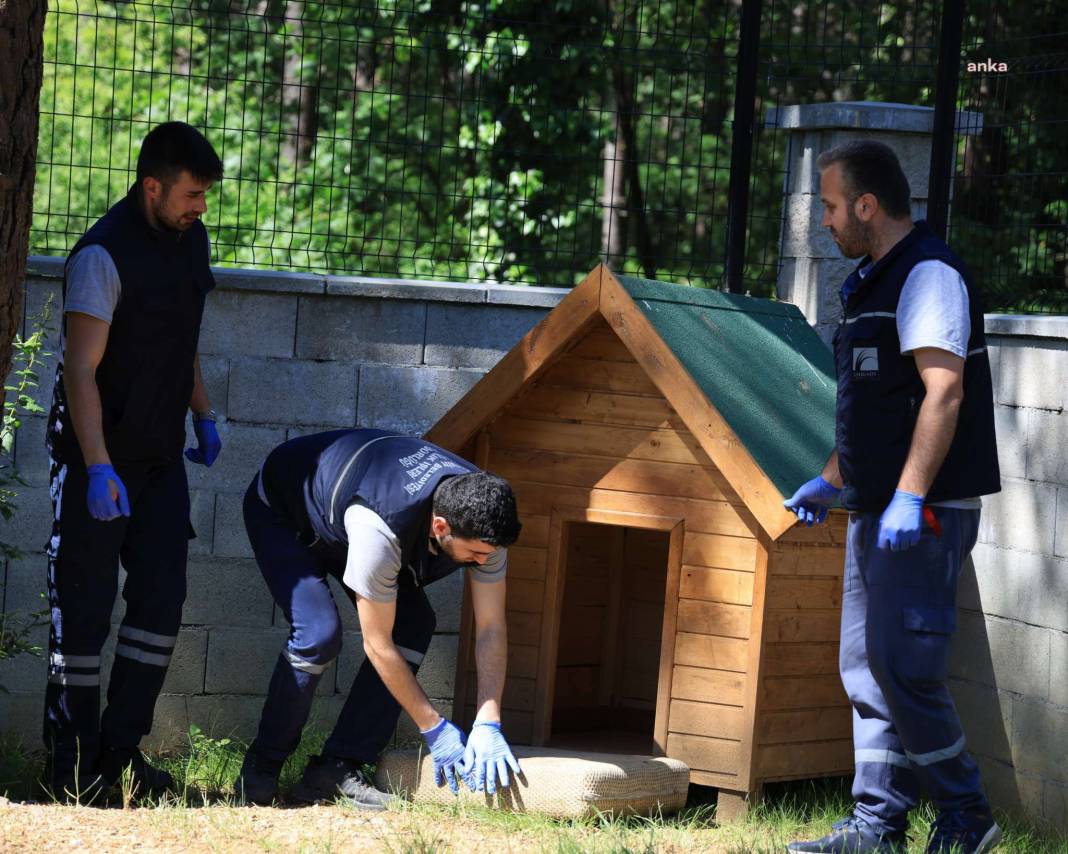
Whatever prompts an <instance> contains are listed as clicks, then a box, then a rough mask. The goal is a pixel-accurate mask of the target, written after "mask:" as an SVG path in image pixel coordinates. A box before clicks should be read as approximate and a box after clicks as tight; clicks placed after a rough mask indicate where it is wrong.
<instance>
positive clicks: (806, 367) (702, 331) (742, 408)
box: [615, 275, 835, 496]
mask: <svg viewBox="0 0 1068 854" xmlns="http://www.w3.org/2000/svg"><path fill="white" fill-rule="evenodd" d="M615 277H616V279H617V280H618V281H619V283H620V284H621V285H622V286H623V288H624V290H626V292H627V293H628V294H629V295H630V297H631V299H633V300H634V302H635V303H636V304H637V306H638V308H639V309H640V310H641V311H642V313H643V314H644V315H645V317H646V318H647V319H648V320H649V322H650V323H651V324H652V325H653V327H654V328H655V329H656V331H657V333H658V334H659V335H660V337H661V338H662V339H663V341H664V343H665V344H667V345H668V347H670V348H671V350H672V352H673V353H674V354H675V356H676V358H678V360H679V361H680V362H681V363H682V365H683V367H685V368H686V370H687V371H688V372H689V374H690V376H691V377H692V378H693V379H694V381H695V382H696V383H697V384H698V385H699V386H700V388H701V390H702V391H703V392H704V393H705V396H706V397H707V398H708V400H709V402H710V403H711V404H712V405H713V406H714V407H715V408H716V410H717V411H718V412H719V414H720V415H721V416H722V417H723V419H724V420H725V421H726V422H727V424H728V425H730V427H731V429H732V430H733V431H734V433H735V434H736V435H737V436H738V438H739V440H740V441H741V442H742V443H743V444H744V445H745V447H746V448H747V449H748V450H749V453H750V454H751V455H752V456H753V459H754V460H755V461H756V463H757V465H759V466H760V467H761V469H763V471H764V473H765V474H766V475H767V476H768V478H769V479H770V480H771V482H772V483H774V484H775V486H776V488H777V489H778V490H779V492H780V493H782V494H783V495H784V496H789V495H792V494H793V492H794V490H795V489H797V487H798V486H800V485H801V484H802V483H803V482H804V481H806V480H808V479H809V478H811V477H814V476H815V475H816V474H818V473H819V472H820V471H821V470H822V468H823V465H824V463H825V462H826V461H827V457H828V456H829V455H830V453H831V449H832V448H833V447H834V398H835V375H834V360H833V358H832V356H831V353H830V351H829V350H828V349H827V347H826V346H825V345H824V344H823V342H822V341H821V340H820V338H819V336H818V335H816V333H815V331H813V329H812V327H811V326H809V325H808V321H806V320H805V317H804V315H802V314H801V311H800V310H799V309H798V308H797V307H796V306H794V305H790V304H789V303H781V302H773V301H771V300H766V299H756V298H754V297H745V296H739V295H736V294H725V293H721V292H719V291H710V290H704V289H700V288H692V287H686V286H683V285H672V284H667V283H665V282H657V281H652V280H649V279H640V278H635V277H632V276H620V275H616V276H615Z"/></svg>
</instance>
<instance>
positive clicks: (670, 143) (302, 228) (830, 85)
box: [32, 0, 1068, 309]
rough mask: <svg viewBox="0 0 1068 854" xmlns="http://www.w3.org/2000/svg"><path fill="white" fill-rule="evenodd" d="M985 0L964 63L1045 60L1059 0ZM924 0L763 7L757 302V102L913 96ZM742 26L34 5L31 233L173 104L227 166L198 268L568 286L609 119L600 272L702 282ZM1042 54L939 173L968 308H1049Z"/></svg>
mask: <svg viewBox="0 0 1068 854" xmlns="http://www.w3.org/2000/svg"><path fill="white" fill-rule="evenodd" d="M1003 5H1004V4H999V3H995V2H994V0H976V2H975V3H971V4H969V5H968V7H967V10H966V20H965V34H966V52H967V53H968V55H971V54H973V53H975V54H977V53H978V52H981V51H982V50H984V49H986V48H987V47H988V46H990V45H995V44H996V45H1004V46H1006V47H1005V49H1006V50H1010V51H1011V52H1013V53H1012V56H1008V57H1007V58H1009V59H1011V60H1012V61H1013V62H1014V63H1024V62H1027V61H1032V60H1028V59H1027V58H1028V57H1033V56H1035V55H1042V56H1052V55H1053V54H1054V53H1056V50H1058V49H1059V48H1056V44H1055V38H1056V37H1055V36H1043V35H1042V33H1044V32H1056V31H1057V28H1056V27H1055V26H1053V24H1054V23H1056V21H1057V20H1059V19H1058V17H1057V15H1058V10H1057V4H1056V3H1054V2H1052V0H1043V1H1042V2H1039V3H1037V4H1035V7H1034V9H1033V10H1032V13H1030V14H1028V15H1018V16H1013V17H1011V18H1007V17H1006V16H1005V15H1004V13H1003V11H1002V6H1003ZM940 10H941V3H940V2H938V0H919V1H918V2H916V3H910V4H901V3H878V4H876V3H874V2H862V3H846V2H842V0H819V2H811V3H802V4H794V5H790V4H785V3H774V2H772V3H767V4H765V6H764V12H763V15H762V32H761V42H760V48H759V57H760V73H759V80H758V88H757V105H756V106H757V109H756V125H757V127H756V128H755V129H754V130H755V145H754V151H753V161H752V178H751V182H750V184H751V187H750V189H751V200H750V211H751V215H750V219H749V227H748V251H747V255H746V262H747V268H746V273H745V275H746V279H747V286H748V287H749V288H750V289H751V290H752V292H753V293H756V294H761V295H768V294H770V293H771V292H772V289H773V285H774V280H775V277H776V275H777V269H778V257H777V254H778V242H779V236H780V229H781V213H782V210H781V201H782V185H783V177H784V174H783V173H784V169H785V166H784V161H783V157H784V150H785V145H786V140H785V137H784V134H783V133H781V132H776V131H771V130H765V129H763V128H762V124H763V116H764V111H765V108H766V107H767V106H771V105H776V104H791V103H811V102H817V101H829V100H846V99H851V100H874V101H894V102H899V103H909V104H920V105H927V106H931V105H932V104H933V92H934V82H935V71H936V65H937V54H938V50H937V38H938V28H939V16H940ZM739 29H740V7H739V6H738V4H729V3H722V2H716V3H684V2H682V0H657V2H653V0H637V2H626V3H625V2H623V0H557V2H548V3H547V2H544V0H480V2H461V0H442V2H433V3H432V2H429V0H413V2H410V3H387V2H384V0H383V1H382V2H379V3H376V4H372V3H338V2H336V0H260V2H256V3H253V2H251V0H179V2H171V0H141V2H137V3H133V2H127V0H56V2H54V3H52V4H50V9H49V15H48V18H47V23H46V33H45V40H46V45H45V55H46V66H45V85H44V87H43V90H42V96H41V134H40V139H41V145H40V150H41V152H42V154H41V156H40V158H39V159H40V163H39V164H38V175H37V183H36V187H35V200H34V210H35V217H34V222H33V232H32V245H33V249H34V251H36V252H42V253H46V254H48V253H51V254H63V253H65V252H66V251H67V250H69V248H70V246H71V245H72V244H73V242H74V241H75V240H76V239H77V237H78V236H79V235H80V234H81V233H82V231H84V229H85V228H86V227H87V226H88V225H89V224H90V223H91V222H92V220H93V219H95V218H96V217H98V216H99V215H101V214H102V213H103V212H104V211H105V210H106V209H107V207H108V205H109V204H110V203H113V202H114V201H116V200H117V199H118V198H120V197H121V195H122V194H123V193H124V192H125V191H126V189H127V188H128V187H129V185H130V184H131V183H132V180H133V167H134V162H133V158H134V157H135V155H136V151H137V147H138V144H139V141H140V139H141V138H142V137H143V135H144V133H145V132H146V131H147V130H148V128H149V127H151V126H152V125H153V124H155V123H158V122H160V121H163V120H166V119H173V118H180V119H184V120H186V121H189V122H191V123H192V124H194V125H196V126H198V127H201V128H202V129H204V130H205V132H206V133H207V135H208V136H209V138H210V139H211V140H212V142H213V143H214V144H215V145H216V148H217V149H218V150H219V151H220V154H221V155H222V158H223V161H224V164H225V167H226V173H227V177H226V178H225V179H224V181H223V182H222V183H221V185H220V187H219V188H217V189H216V190H215V191H213V193H212V194H211V195H210V197H209V206H210V207H211V210H210V212H209V215H208V217H207V218H206V222H207V224H208V226H209V229H210V231H211V233H212V236H213V240H214V250H215V257H216V260H217V261H218V262H219V263H222V264H231V265H238V266H250V267H266V268H282V269H286V268H289V269H307V270H314V271H318V272H328V273H346V274H363V275H378V276H397V277H412V278H436V279H453V280H475V281H485V280H495V281H503V282H528V283H536V284H544V285H563V286H567V285H571V284H574V283H575V282H577V281H578V280H580V279H581V278H582V277H583V276H584V275H585V273H586V272H587V271H588V270H589V269H590V268H591V267H592V266H593V265H594V264H595V263H596V262H597V261H598V260H600V259H601V257H603V255H604V253H605V251H606V245H605V238H604V236H603V229H604V227H605V224H606V212H605V204H606V187H605V184H606V180H607V178H606V175H610V174H611V170H612V164H611V163H610V162H606V158H607V156H608V155H607V152H609V151H610V150H611V148H612V146H613V145H614V144H615V143H616V142H618V141H619V140H618V139H617V136H618V132H619V128H620V125H621V122H622V120H623V118H624V117H627V116H629V117H630V118H631V121H632V124H633V133H634V138H633V140H631V143H632V145H631V148H632V151H631V152H630V154H631V157H632V158H633V160H634V161H635V164H636V173H635V174H636V176H637V178H636V181H631V180H630V179H628V182H627V187H626V189H625V192H624V195H625V196H626V199H618V198H617V199H616V200H615V202H614V204H615V205H617V206H618V207H623V206H627V205H630V204H631V203H632V202H634V200H635V198H636V193H637V192H638V191H640V194H641V202H642V203H641V206H640V207H641V209H642V211H643V212H644V216H642V217H639V216H637V215H636V212H635V210H626V211H625V215H624V216H622V217H621V218H620V224H618V225H617V232H618V231H619V230H622V231H623V240H622V256H623V257H622V258H621V259H613V262H614V266H616V267H617V268H618V269H620V270H621V271H623V272H644V270H643V267H644V265H643V264H642V263H640V262H639V250H640V248H641V247H642V246H643V245H645V244H647V245H648V247H649V254H650V255H651V263H652V265H653V267H654V268H655V272H656V275H657V276H658V277H659V278H662V279H666V280H670V281H678V282H683V283H687V284H692V285H697V286H704V287H719V286H720V285H721V283H722V282H721V279H722V274H723V266H724V258H725V254H726V224H727V222H726V217H727V190H728V184H729V177H730V176H729V172H730V170H729V165H730V153H731V139H732V130H733V128H732V124H733V106H734V105H733V103H732V101H733V98H734V90H735V84H736V75H737V54H738V39H739ZM1043 39H1045V40H1044V41H1043ZM1033 61H1035V62H1037V60H1033ZM1051 61H1053V60H1051ZM1059 61H1060V62H1061V65H1060V66H1059V67H1061V68H1063V56H1061V59H1060V60H1059ZM1047 64H1048V63H1047ZM1053 67H1056V66H1055V65H1054V66H1053ZM1039 70H1041V69H1040V68H1039V67H1038V66H1037V65H1036V70H1035V73H1034V74H1025V73H1024V72H1021V74H1022V75H1023V76H1021V77H1019V78H1014V83H1015V82H1016V81H1017V80H1019V83H1020V85H1019V86H1018V87H1016V88H1015V89H1014V92H1013V97H1008V96H1006V95H1005V94H1004V93H1003V92H1001V91H998V90H997V89H996V88H991V86H993V85H995V84H996V82H995V84H992V83H991V81H986V80H979V79H968V78H966V77H965V78H962V88H961V102H962V106H968V107H969V108H972V109H978V110H979V111H981V112H982V113H983V114H984V117H985V125H984V132H983V135H982V136H981V137H980V138H978V139H976V140H975V141H974V144H972V147H971V148H970V149H969V150H968V152H967V157H965V150H964V144H963V141H962V145H961V152H960V156H959V157H958V172H961V170H962V168H966V169H967V170H968V174H969V175H975V176H978V178H979V179H981V180H977V181H971V182H970V183H969V182H968V181H962V180H958V182H957V186H956V187H955V193H956V197H955V198H956V200H957V202H959V203H960V204H959V205H956V204H955V207H954V211H953V217H952V228H953V230H952V232H951V240H952V242H953V244H954V246H955V248H957V249H958V250H959V251H960V253H961V254H962V256H963V257H964V258H965V259H966V260H968V261H969V263H970V265H971V266H972V268H973V270H974V271H975V272H976V273H977V276H978V279H979V281H980V283H981V284H985V285H987V286H988V290H990V291H992V292H993V293H992V296H991V297H990V298H988V307H989V308H1009V307H1016V308H1024V309H1026V308H1027V307H1029V306H1032V305H1042V306H1044V307H1046V308H1047V309H1048V308H1058V307H1060V308H1063V307H1064V303H1065V293H1066V289H1065V277H1066V267H1068V242H1066V241H1068V237H1066V236H1065V230H1064V228H1063V223H1064V219H1063V217H1064V213H1063V211H1057V210H1052V209H1050V208H1049V205H1051V204H1054V203H1055V202H1056V201H1057V200H1059V199H1063V198H1064V197H1065V196H1066V195H1068V183H1066V182H1068V178H1066V177H1065V176H1064V170H1063V162H1062V161H1063V150H1062V149H1063V146H1062V141H1061V139H1060V136H1059V128H1060V124H1058V123H1057V121H1055V119H1057V118H1061V121H1063V117H1058V116H1057V115H1056V113H1052V114H1050V113H1049V110H1051V109H1053V110H1055V109H1056V108H1055V107H1049V106H1048V104H1049V100H1048V98H1047V99H1046V100H1043V92H1042V88H1041V87H1042V86H1048V85H1049V84H1047V83H1043V82H1042V81H1043V80H1046V79H1052V78H1051V76H1050V75H1049V74H1048V73H1047V74H1046V75H1045V77H1042V76H1041V75H1040V74H1039V73H1038V71H1039ZM1044 111H1046V112H1045V113H1044ZM1044 114H1050V115H1051V116H1052V119H1053V120H1050V121H1046V122H1042V121H1040V120H1037V117H1038V116H1041V115H1044ZM617 150H618V149H617ZM1017 155H1020V156H1022V158H1023V159H1025V160H1026V166H1024V165H1023V164H1022V163H1021V164H1020V165H1017V164H1015V163H1014V162H1013V159H1014V156H1017ZM615 168H616V169H623V163H617V164H615ZM1014 169H1018V170H1020V171H1022V172H1023V171H1025V172H1026V173H1027V174H1031V175H1042V176H1048V180H1041V181H1037V182H1035V183H1034V192H1021V189H1020V188H1021V187H1022V186H1025V185H1024V184H1023V183H1021V181H1025V180H1026V179H1025V178H1024V177H1023V176H1021V178H1020V179H1019V180H1017V179H1016V178H1015V176H1014V180H995V178H997V177H998V176H1002V175H1006V174H1011V173H1012V172H1013V170H1014ZM969 180H970V179H969ZM607 195H610V194H607ZM958 208H959V209H958ZM608 219H610V217H608Z"/></svg>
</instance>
